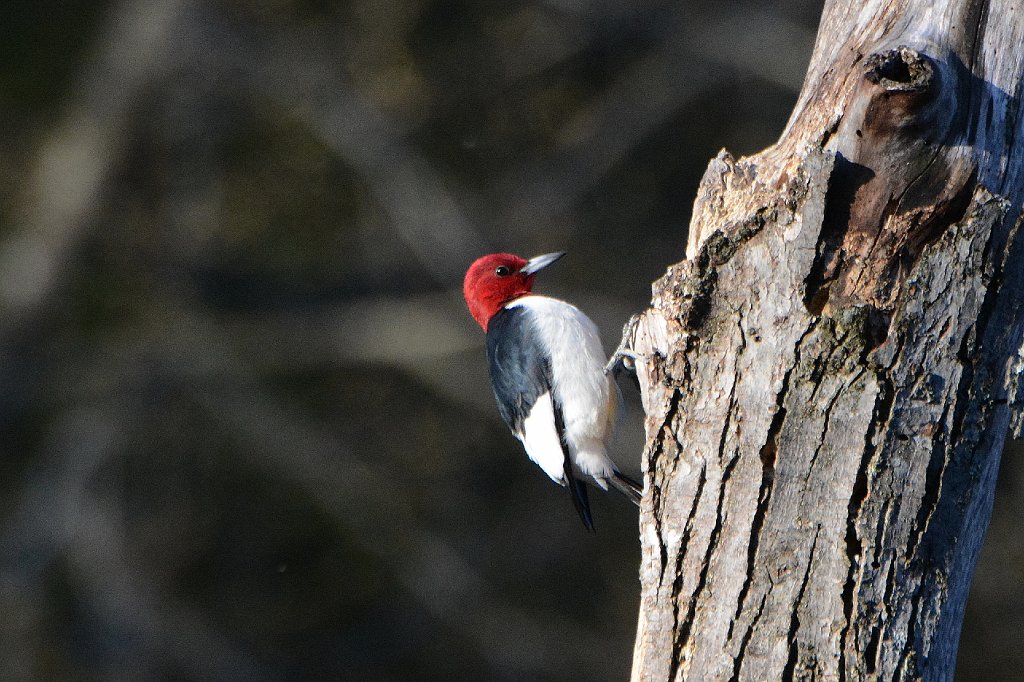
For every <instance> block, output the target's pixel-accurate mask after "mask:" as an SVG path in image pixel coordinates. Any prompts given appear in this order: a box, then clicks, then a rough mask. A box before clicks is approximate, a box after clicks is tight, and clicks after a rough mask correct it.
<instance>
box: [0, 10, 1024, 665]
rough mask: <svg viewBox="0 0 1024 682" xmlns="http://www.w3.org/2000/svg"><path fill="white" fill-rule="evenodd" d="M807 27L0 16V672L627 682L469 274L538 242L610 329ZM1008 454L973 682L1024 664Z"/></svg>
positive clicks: (610, 573) (634, 302)
mask: <svg viewBox="0 0 1024 682" xmlns="http://www.w3.org/2000/svg"><path fill="white" fill-rule="evenodd" d="M819 11H820V7H819V4H818V3H817V2H814V1H811V0H808V1H806V2H804V1H799V2H785V3H783V2H779V3H774V4H772V5H766V4H765V3H760V2H754V1H752V0H751V1H749V2H734V3H718V2H690V3H677V2H652V1H647V0H641V1H639V2H629V3H619V2H602V1H598V2H575V1H574V0H549V1H547V2H536V1H529V0H523V1H521V2H505V3H485V2H475V3H471V2H458V1H455V2H451V1H444V2H437V1H432V0H388V1H387V2H380V1H378V0H366V1H363V2H351V3H329V2H316V1H313V0H292V1H289V0H263V1H262V2H248V1H247V2H242V1H239V0H220V1H217V0H132V1H130V2H120V3H115V2H84V1H83V0H64V1H62V2H59V3H58V2H36V3H32V2H25V1H24V0H21V1H17V2H8V3H5V4H4V5H3V7H2V9H0V64H2V65H3V66H2V68H0V124H2V126H3V130H4V134H3V135H2V136H0V175H2V178H3V182H2V183H0V387H2V390H0V442H2V444H3V455H4V456H3V458H2V459H0V485H2V492H3V495H2V498H0V513H2V517H0V518H2V527H0V533H2V535H0V552H2V553H0V561H2V564H0V679H3V680H79V679H80V680H122V679H123V680H242V679H244V680H304V679H308V680H319V679H345V680H431V679H444V680H449V679H466V680H623V679H626V678H627V676H628V671H629V667H630V658H631V652H632V636H633V631H634V626H635V619H636V613H637V593H638V583H637V578H636V568H637V562H638V558H639V552H638V545H637V538H636V512H635V510H634V509H633V508H632V507H631V506H630V505H629V504H628V503H626V502H624V501H622V500H621V499H618V498H615V497H611V496H604V495H600V494H595V495H593V496H592V498H593V503H594V506H595V517H596V520H597V524H598V528H599V532H598V533H597V534H596V535H589V534H586V533H584V532H583V529H582V527H581V526H580V524H579V522H578V519H577V518H576V517H575V514H574V512H573V509H572V506H571V504H570V503H569V499H568V497H567V495H566V494H565V493H564V491H562V490H560V489H558V488H556V487H555V486H554V485H552V484H551V483H550V482H549V481H547V480H546V479H545V477H544V476H543V475H542V474H541V473H540V472H539V471H538V470H537V469H536V468H535V467H534V466H533V465H532V464H530V463H529V462H528V461H527V460H526V458H525V457H524V456H523V455H522V453H521V451H520V448H519V447H518V444H517V443H516V442H515V441H514V440H513V439H512V437H511V436H510V435H509V434H508V432H507V430H506V429H505V427H504V425H503V424H502V423H501V422H500V420H499V418H498V416H497V411H496V410H495V408H494V406H493V402H492V399H491V396H490V390H489V387H488V383H487V377H486V373H485V366H484V365H485V363H484V359H483V345H482V342H483V339H482V335H481V334H480V332H479V330H478V329H476V328H475V327H474V325H473V323H472V320H471V319H470V318H469V316H468V314H467V313H466V312H465V310H464V309H463V306H462V301H461V295H460V293H459V285H460V283H461V274H462V272H463V271H464V269H465V267H466V266H467V265H468V263H469V262H470V261H471V260H472V259H473V258H474V257H476V256H477V255H480V254H482V253H484V252H487V251H492V250H512V251H515V252H519V253H522V254H525V255H533V254H536V253H541V252H545V251H551V250H555V249H566V250H568V251H569V252H570V257H568V258H567V259H565V260H564V261H563V262H561V263H559V265H558V266H557V267H556V268H553V269H552V270H551V271H549V272H547V273H545V278H544V279H543V280H542V282H541V284H540V288H541V289H542V290H543V291H544V292H545V293H551V294H554V295H559V296H563V297H566V298H569V299H572V300H574V301H576V302H578V303H579V304H580V305H581V306H582V307H583V308H584V309H586V310H588V311H589V312H591V313H592V315H593V316H594V317H595V319H596V320H597V322H598V323H599V325H600V326H601V328H602V330H603V333H604V335H605V341H606V345H607V346H608V347H609V349H610V348H611V347H612V346H614V345H615V343H616V342H617V340H618V335H619V329H620V328H621V325H622V323H623V322H624V321H625V320H626V318H627V317H628V316H629V314H630V313H631V312H635V311H638V310H640V309H641V308H642V307H643V306H644V304H645V302H646V299H647V296H648V293H649V289H648V287H649V283H650V281H652V280H653V279H654V278H656V277H657V276H658V275H659V274H660V273H661V272H662V271H663V270H664V268H665V267H666V266H667V265H669V264H670V263H673V262H676V261H678V260H679V259H680V258H681V257H682V255H683V244H684V242H685V235H686V229H687V223H688V215H689V206H690V204H691V201H692V198H693V196H694V191H695V188H696V185H697V182H698V180H699V178H700V176H701V174H702V172H703V170H704V168H705V166H706V164H707V161H708V159H709V158H710V157H712V156H713V155H714V154H715V153H716V152H717V150H718V149H719V148H720V147H723V146H724V147H727V148H729V149H730V150H731V151H733V152H734V153H741V154H742V153H750V152H753V151H756V150H758V149H760V148H762V147H764V146H766V145H768V144H770V143H771V142H772V141H773V140H774V139H775V137H776V136H777V135H778V133H779V132H780V131H781V129H782V127H783V125H784V123H785V120H786V117H787V115H788V111H789V109H790V107H791V105H792V102H793V100H794V98H795V95H796V92H797V90H798V88H799V86H800V83H801V80H802V77H803V72H804V68H805V63H806V60H807V57H808V55H809V53H810V49H811V45H812V41H813V36H814V31H815V27H816V23H817V17H818V12H819ZM623 388H624V393H625V394H626V399H627V409H626V414H625V416H624V418H623V422H622V428H621V429H620V436H619V439H618V441H617V443H616V452H617V458H618V460H619V461H620V463H621V464H622V465H623V466H624V468H625V469H626V470H628V471H632V472H633V473H636V472H637V469H638V459H639V451H640V447H641V444H642V435H641V430H640V423H641V418H640V414H639V412H638V410H637V407H636V405H637V400H636V396H635V391H634V390H633V389H632V388H631V387H630V386H628V385H624V386H623ZM1018 460H1019V457H1013V458H1009V459H1008V460H1007V462H1006V464H1005V467H1004V469H1005V470H1004V474H1003V478H1002V481H1001V483H1000V488H999V495H998V499H997V516H996V520H995V521H994V524H993V532H992V534H991V538H990V541H989V543H988V545H987V548H986V553H985V556H984V557H983V561H982V564H981V566H980V567H979V569H978V580H977V586H976V590H975V596H974V597H973V600H972V603H971V605H970V608H969V612H968V617H967V628H966V631H965V635H964V647H963V652H962V655H961V661H962V670H963V679H965V680H970V679H986V680H994V679H1011V678H1013V677H1015V676H1017V677H1019V675H1018V673H1017V672H1016V671H1020V670H1022V669H1024V665H1022V663H1024V661H1022V657H1024V654H1022V653H1021V650H1022V648H1024V647H1021V646H1020V636H1021V635H1020V633H1021V632H1022V631H1024V627H1022V623H1021V618H1022V617H1021V615H1020V614H1021V613H1022V608H1021V606H1022V597H1021V585H1022V582H1024V581H1022V578H1024V575H1022V571H1024V568H1022V567H1024V544H1022V542H1021V540H1020V533H1019V532H1018V527H1019V523H1018V520H1019V519H1020V514H1021V510H1020V505H1021V499H1022V496H1021V490H1022V488H1024V471H1022V469H1021V467H1020V465H1019V463H1018Z"/></svg>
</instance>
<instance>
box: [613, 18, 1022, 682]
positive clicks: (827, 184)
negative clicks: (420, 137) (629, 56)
mask: <svg viewBox="0 0 1024 682" xmlns="http://www.w3.org/2000/svg"><path fill="white" fill-rule="evenodd" d="M1022 45H1024V14H1022V9H1021V8H1020V7H1019V6H1018V5H1017V4H1014V3H1011V2H1009V1H1005V0H992V1H991V2H977V1H974V2H968V1H964V0H946V1H943V0H934V1H928V2H924V1H922V0H902V1H900V2H883V1H882V0H866V1H865V2H830V3H828V4H827V6H826V8H825V10H824V15H823V17H822V23H821V27H820V30H819V36H818V41H817V45H816V46H815V52H814V56H813V57H812V62H811V64H810V67H809V69H808V75H807V80H806V82H805V84H804V88H803V91H802V93H801V95H800V98H799V100H798V103H797V105H796V108H795V109H794V112H793V115H792V117H791V119H790V122H789V124H788V126H787V128H786V130H785V132H784V133H783V136H782V138H781V139H780V141H779V142H778V143H777V144H776V145H774V146H773V147H771V148H769V149H767V150H765V151H764V152H762V153H760V154H758V155H755V156H753V157H750V158H746V159H739V160H736V159H734V158H732V157H731V156H730V155H729V154H728V153H726V152H722V153H721V154H719V156H718V157H717V158H716V159H714V160H713V161H712V162H711V164H710V166H709V168H708V171H707V173H706V174H705V177H704V180H703V182H702V184H701V187H700V190H699V192H698V196H697V199H696V202H695V206H694V216H693V221H692V223H691V226H690V233H689V242H688V248H687V259H686V260H684V261H683V262H682V263H680V264H678V265H675V266H673V267H672V268H670V269H669V270H668V272H667V273H666V275H665V276H664V277H662V278H661V279H660V280H658V281H657V282H656V283H655V284H654V287H653V299H652V303H651V307H650V308H649V309H648V310H647V311H645V312H644V313H642V314H641V315H640V316H638V317H637V318H635V319H634V320H633V321H632V323H631V324H630V325H629V326H627V329H626V332H625V334H624V349H625V350H626V351H627V353H628V354H629V355H632V356H634V357H635V362H636V369H637V376H638V379H639V381H640V386H641V393H642V397H643V402H644V408H645V411H646V432H647V447H646V450H645V453H644V463H643V465H644V472H645V483H646V490H645V495H644V500H643V506H642V514H641V544H642V564H641V570H640V577H641V583H642V595H641V600H642V601H641V613H640V622H639V627H638V632H637V640H636V649H635V656H634V663H633V679H634V680H651V681H654V680H681V679H692V680H758V681H760V680H780V679H781V680H789V679H829V680H832V679H836V680H875V679H885V680H910V679H922V678H923V679H926V680H946V679H950V678H951V677H952V674H953V669H954V666H955V662H956V649H957V644H958V640H959V633H960V623H961V619H962V613H963V607H964V602H965V600H966V596H967V590H968V586H969V583H970V578H971V572H972V570H973V566H974V562H975V559H976V556H977V553H978V549H979V546H980V544H981V540H982V536H983V534H984V529H985V527H986V525H987V523H988V517H989V513H990V507H991V497H992V489H993V486H994V481H995V475H996V471H997V468H998V459H999V453H1000V451H1001V448H1002V445H1003V441H1004V438H1005V435H1006V433H1007V428H1008V426H1009V424H1010V417H1011V414H1010V413H1011V407H1012V406H1014V405H1017V404H1018V403H1019V402H1021V400H1020V399H1017V400H1014V396H1013V390H1012V389H1013V388H1015V386H1016V377H1017V374H1018V373H1019V371H1018V369H1017V368H1018V367H1019V366H1020V365H1019V364H1017V363H1018V361H1017V352H1018V349H1019V348H1020V346H1021V337H1022V320H1021V317H1022V316H1021V310H1022V305H1024V293H1022V292H1024V238H1022V237H1021V235H1020V231H1019V230H1018V224H1019V218H1020V215H1021V203H1022V199H1024V188H1022V174H1021V172H1022V168H1024V149H1022V141H1024V134H1021V132H1022V131H1021V128H1022V127H1024V119H1022V118H1021V116H1020V94H1021V81H1022V59H1024V50H1022V49H1021V46H1022ZM765 49H771V46H770V45H766V46H765Z"/></svg>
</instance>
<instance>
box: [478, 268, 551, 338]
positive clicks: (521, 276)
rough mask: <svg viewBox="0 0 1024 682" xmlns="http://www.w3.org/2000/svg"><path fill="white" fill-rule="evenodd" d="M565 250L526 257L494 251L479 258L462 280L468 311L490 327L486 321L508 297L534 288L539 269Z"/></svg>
mask: <svg viewBox="0 0 1024 682" xmlns="http://www.w3.org/2000/svg"><path fill="white" fill-rule="evenodd" d="M564 255H565V253H564V252H560V253H547V254H544V255H543V256H537V257H536V258H531V259H530V260H526V259H525V258H520V257H519V256H515V255H512V254H511V253H492V254H490V255H489V256H483V257H481V258H477V259H476V261H474V262H473V264H472V265H470V266H469V270H467V271H466V278H465V279H464V280H463V282H462V293H463V295H464V296H465V297H466V305H467V306H468V307H469V313H470V315H472V316H473V319H474V320H476V322H477V324H479V325H480V327H481V328H482V329H483V330H484V331H487V323H488V322H490V320H491V318H492V317H493V316H494V314H495V313H496V312H498V311H499V310H501V308H502V306H504V305H505V304H506V303H508V302H509V301H512V300H514V299H517V298H519V297H520V296H525V295H526V294H528V293H530V291H532V290H533V279H534V276H535V275H536V274H537V271H538V270H540V269H541V268H545V267H547V266H548V265H551V264H552V263H554V262H555V261H556V260H558V259H559V258H561V257H562V256H564Z"/></svg>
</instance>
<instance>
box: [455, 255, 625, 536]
mask: <svg viewBox="0 0 1024 682" xmlns="http://www.w3.org/2000/svg"><path fill="white" fill-rule="evenodd" d="M564 255H565V253H564V252H562V253H548V254H545V255H543V256H537V257H536V258H532V259H530V260H526V259H525V258H520V257H519V256H514V255H512V254H509V253H495V254H491V255H489V256H484V257H482V258H478V259H477V260H476V261H475V262H474V263H473V265H471V266H470V268H469V270H468V271H467V272H466V279H465V281H464V282H463V285H462V291H463V294H464V295H465V297H466V305H467V306H469V312H470V314H472V315H473V319H475V320H476V321H477V323H478V324H479V325H480V326H481V327H482V328H483V330H484V332H485V333H486V334H487V360H488V363H489V364H490V369H491V385H492V387H493V388H494V397H495V398H496V399H497V401H498V411H499V412H500V413H501V416H502V418H503V419H504V420H505V423H507V424H508V425H509V428H511V429H512V433H513V434H515V436H516V438H518V439H519V440H520V441H521V442H522V444H523V447H524V448H525V449H526V454H527V455H529V457H530V459H531V460H533V461H534V463H536V464H537V466H539V467H540V468H541V469H543V470H544V473H546V474H547V475H548V476H550V477H551V480H553V481H554V482H555V483H558V484H560V485H563V486H565V487H567V488H568V489H569V491H570V492H571V493H572V501H573V505H574V506H575V507H576V511H577V512H579V515H580V518H581V519H583V524H584V525H585V526H586V527H587V529H588V530H593V528H594V523H593V520H592V519H591V516H590V505H589V503H588V501H587V488H586V485H585V484H584V483H583V481H582V480H580V479H579V478H578V477H579V476H589V477H590V478H591V479H593V481H594V483H595V484H596V485H597V486H598V487H600V488H601V489H603V490H607V489H608V484H609V483H611V484H612V485H613V486H614V487H615V488H616V489H617V490H619V491H621V492H622V493H623V494H624V495H626V496H627V497H629V499H631V500H632V501H633V502H635V503H637V504H639V501H640V486H639V485H637V483H636V482H635V481H633V480H631V479H629V478H628V477H626V476H624V475H622V474H621V473H620V472H619V470H618V468H617V467H616V466H615V464H614V463H613V462H612V461H611V459H609V458H608V453H607V451H606V449H605V439H606V438H607V437H608V436H609V435H610V432H611V429H612V422H613V421H614V419H615V410H616V408H617V406H618V401H619V395H618V388H617V387H616V386H615V384H614V382H613V381H612V379H611V377H608V376H607V375H606V374H605V372H604V366H605V355H604V350H603V349H602V348H601V339H600V338H599V337H598V333H597V326H596V325H595V324H594V323H593V322H592V321H591V320H590V318H589V317H587V316H586V315H584V314H583V313H582V312H581V311H580V310H579V308H577V307H576V306H574V305H570V304H569V303H566V302H565V301H559V300H558V299H554V298H548V297H547V296H538V295H536V294H534V293H533V292H532V289H533V280H534V277H535V276H536V274H537V272H538V271H539V270H541V269H542V268H545V267H547V266H548V265H551V264H552V263H554V262H555V261H556V260H558V259H559V258H561V257H562V256H564Z"/></svg>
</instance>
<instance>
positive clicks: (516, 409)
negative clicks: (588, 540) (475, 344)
mask: <svg viewBox="0 0 1024 682" xmlns="http://www.w3.org/2000/svg"><path fill="white" fill-rule="evenodd" d="M529 315H530V311H529V310H528V309H526V308H524V307H521V306H515V307H512V308H504V309H502V310H499V311H498V312H497V313H496V314H495V315H494V316H493V317H492V318H491V319H490V321H489V322H488V323H487V362H488V364H489V366H490V372H491V386H492V388H493V389H494V398H495V400H497V402H498V412H499V413H500V414H501V418H502V419H504V420H505V423H506V424H508V426H509V428H510V429H512V432H513V433H515V434H516V435H517V436H520V437H521V436H522V434H523V422H525V421H526V418H527V417H528V416H529V415H530V412H531V410H532V409H533V406H534V405H535V404H536V403H537V400H538V399H539V398H541V397H542V396H543V395H544V394H550V393H551V392H552V391H551V364H550V359H549V357H548V355H547V353H546V351H545V349H544V346H543V345H542V344H541V341H540V338H539V336H538V334H537V332H536V330H535V329H534V326H533V324H531V321H530V318H529ZM551 405H552V407H553V410H554V419H555V430H556V432H557V433H558V437H559V440H560V441H561V447H562V454H563V458H564V459H563V462H564V464H563V471H564V481H563V484H564V485H565V486H566V487H567V488H569V492H570V493H571V494H572V502H573V506H574V507H576V511H577V512H578V513H579V515H580V518H581V519H582V520H583V525H585V526H586V527H587V529H588V530H593V528H594V523H593V520H592V519H591V516H590V504H589V502H588V499H587V489H586V485H585V484H584V483H583V481H579V480H577V479H576V477H575V476H574V474H573V468H572V460H571V459H570V457H569V451H568V448H567V446H566V443H565V426H564V424H563V421H562V410H561V406H560V405H559V404H558V401H557V400H555V398H554V396H553V395H552V396H551Z"/></svg>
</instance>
